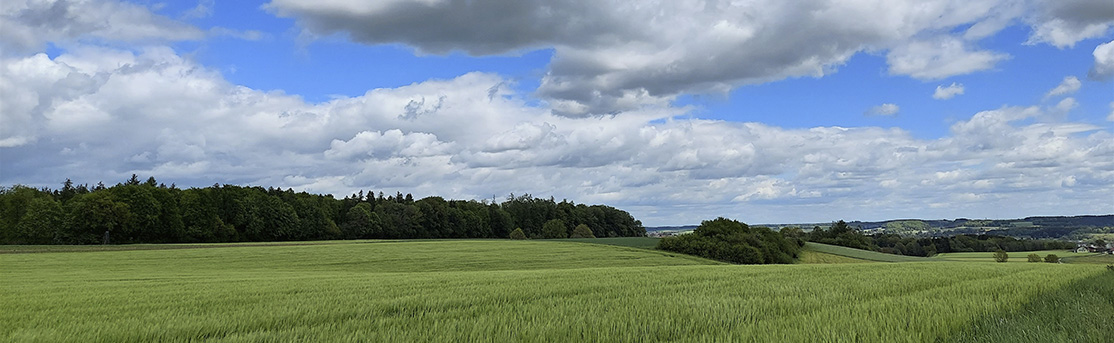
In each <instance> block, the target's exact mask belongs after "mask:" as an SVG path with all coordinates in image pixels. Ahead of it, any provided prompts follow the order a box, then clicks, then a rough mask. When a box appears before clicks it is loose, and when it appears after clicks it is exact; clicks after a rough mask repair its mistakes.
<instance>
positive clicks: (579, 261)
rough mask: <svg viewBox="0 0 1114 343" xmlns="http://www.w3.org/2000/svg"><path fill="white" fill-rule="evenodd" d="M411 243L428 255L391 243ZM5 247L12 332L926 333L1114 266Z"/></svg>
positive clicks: (611, 251)
mask: <svg viewBox="0 0 1114 343" xmlns="http://www.w3.org/2000/svg"><path fill="white" fill-rule="evenodd" d="M407 252H409V253H413V254H414V255H416V256H414V258H412V259H406V258H404V257H402V256H394V257H392V258H388V257H390V256H391V255H393V254H406V253H407ZM530 259H532V260H530ZM470 260H475V261H471V262H470ZM570 261H571V262H570ZM0 263H3V266H4V268H3V278H2V279H0V289H2V290H0V292H3V293H2V299H3V300H2V301H3V304H2V305H3V308H4V309H5V310H4V311H3V313H2V314H0V340H9V341H81V342H139V341H187V340H212V341H227V342H246V341H322V340H335V341H429V342H433V341H438V342H443V341H478V342H485V341H486V342H505V341H600V342H604V341H609V342H630V341H671V340H677V341H743V342H747V341H751V342H769V341H831V342H855V341H868V342H883V341H884V342H924V341H933V340H935V339H937V338H943V337H949V336H950V335H953V334H954V333H956V332H960V331H961V330H963V329H964V328H965V327H966V326H967V325H969V324H970V323H972V322H975V321H978V320H981V319H982V318H985V317H987V316H990V315H994V314H997V313H1005V312H1010V311H1015V310H1017V309H1019V308H1020V307H1021V306H1023V305H1024V304H1026V303H1029V302H1031V301H1032V300H1033V299H1034V298H1037V297H1038V296H1039V295H1040V294H1043V293H1047V292H1052V291H1055V290H1057V289H1059V288H1061V287H1063V286H1065V285H1068V284H1070V283H1072V282H1074V281H1076V280H1082V279H1086V278H1092V277H1096V276H1098V275H1100V274H1101V273H1104V272H1105V271H1104V270H1103V269H1102V268H1098V267H1096V266H1094V265H1086V266H1072V265H1051V264H1043V263H1042V264H994V263H955V262H941V263H915V264H886V263H865V264H855V265H779V266H734V265H718V264H708V262H707V261H703V260H698V259H691V258H682V257H671V256H668V255H664V254H661V253H658V252H650V251H639V250H637V249H624V248H617V247H604V246H597V245H590V244H576V243H560V242H506V241H478V242H477V241H473V242H460V241H451V242H411V243H389V244H352V245H330V246H299V247H248V248H221V249H188V250H164V251H121V252H95V253H51V254H15V255H2V256H0ZM438 265H439V266H441V267H440V268H438V267H436V266H438ZM77 269H81V270H77ZM426 270H430V271H426Z"/></svg>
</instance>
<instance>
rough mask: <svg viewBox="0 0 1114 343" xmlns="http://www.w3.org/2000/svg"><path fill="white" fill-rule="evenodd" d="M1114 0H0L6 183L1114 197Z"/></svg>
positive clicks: (791, 203) (679, 204)
mask: <svg viewBox="0 0 1114 343" xmlns="http://www.w3.org/2000/svg"><path fill="white" fill-rule="evenodd" d="M1112 133H1114V2H1112V1H1109V0H1050V1H1044V0H956V1H942V0H909V1H903V0H886V1H870V0H841V1H835V0H814V1H781V0H737V1H711V0H709V1H694V0H672V1H645V0H633V1H632V0H591V1H588V0H549V1H534V0H525V1H523V0H487V1H485V0H380V1H354V0H353V1H349V0H274V1H215V0H201V1H185V0H183V1H168V2H161V1H115V0H68V1H66V0H61V1H52V0H6V1H3V2H0V185H5V186H11V185H15V184H22V185H28V186H34V187H51V188H57V187H60V186H61V184H62V182H63V181H65V180H66V179H72V180H73V181H74V182H75V183H78V184H82V183H87V184H96V183H97V182H104V183H105V184H109V185H111V184H115V183H118V182H122V181H124V180H126V179H128V178H129V177H130V176H131V175H132V174H137V175H139V176H140V177H141V178H146V177H147V176H154V177H155V178H156V179H157V180H158V181H160V182H164V183H167V184H170V183H173V184H175V185H177V186H178V187H183V188H184V187H205V186H209V185H213V184H215V183H220V184H234V185H259V186H264V187H281V188H284V189H285V188H292V189H294V190H297V191H307V192H311V193H321V194H334V195H336V196H337V197H338V198H339V197H344V196H345V195H348V194H354V193H356V192H357V191H361V190H362V191H365V192H366V191H368V190H373V191H376V192H379V191H382V192H385V193H388V194H394V193H395V192H402V193H412V194H413V195H414V196H415V197H417V198H420V197H425V196H442V197H445V198H452V199H475V200H483V199H496V200H503V199H505V198H506V197H507V196H508V195H510V194H515V195H521V194H527V193H528V194H531V195H534V196H536V197H542V198H550V197H553V198H555V199H557V200H561V199H568V200H570V201H575V202H577V203H588V204H607V205H610V206H614V207H617V208H620V209H623V210H626V211H628V212H630V213H631V214H632V215H634V216H635V217H636V218H638V219H640V220H642V222H643V223H644V224H645V225H647V226H666V225H688V224H697V223H699V222H700V221H701V220H706V219H713V218H716V217H720V216H722V217H728V218H733V219H738V220H741V221H744V222H747V223H807V222H830V221H835V220H839V219H845V220H884V219H898V218H924V219H951V218H1018V217H1025V216H1032V215H1080V214H1109V213H1114V135H1112Z"/></svg>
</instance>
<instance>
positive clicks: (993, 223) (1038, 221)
mask: <svg viewBox="0 0 1114 343" xmlns="http://www.w3.org/2000/svg"><path fill="white" fill-rule="evenodd" d="M848 224H850V225H851V226H852V227H859V228H860V229H862V230H864V231H866V232H867V233H896V234H901V235H913V236H921V237H939V236H955V235H962V234H989V235H998V236H1011V237H1019V238H1056V239H1087V238H1089V237H1090V236H1091V235H1092V234H1103V233H1112V232H1114V215H1088V216H1071V217H1068V216H1053V217H1026V218H1022V219H995V220H988V219H967V218H959V219H955V220H921V219H901V220H887V221H880V222H862V221H852V222H849V223H848Z"/></svg>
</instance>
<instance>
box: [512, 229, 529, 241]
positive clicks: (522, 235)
mask: <svg viewBox="0 0 1114 343" xmlns="http://www.w3.org/2000/svg"><path fill="white" fill-rule="evenodd" d="M510 238H511V239H526V233H524V232H522V228H516V229H514V231H511V235H510Z"/></svg>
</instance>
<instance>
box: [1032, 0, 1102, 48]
mask: <svg viewBox="0 0 1114 343" xmlns="http://www.w3.org/2000/svg"><path fill="white" fill-rule="evenodd" d="M1028 21H1029V22H1030V25H1031V26H1032V29H1033V33H1032V34H1031V35H1030V36H1029V40H1028V42H1027V43H1029V44H1036V43H1048V44H1051V45H1053V46H1056V47H1058V48H1070V47H1073V46H1075V43H1077V42H1079V41H1081V40H1084V39H1088V38H1095V37H1101V36H1102V35H1104V34H1106V33H1107V32H1108V31H1109V29H1110V27H1111V26H1114V2H1111V1H1107V0H1042V1H1039V2H1037V11H1036V12H1035V13H1034V14H1033V15H1031V16H1030V18H1029V19H1028Z"/></svg>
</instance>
